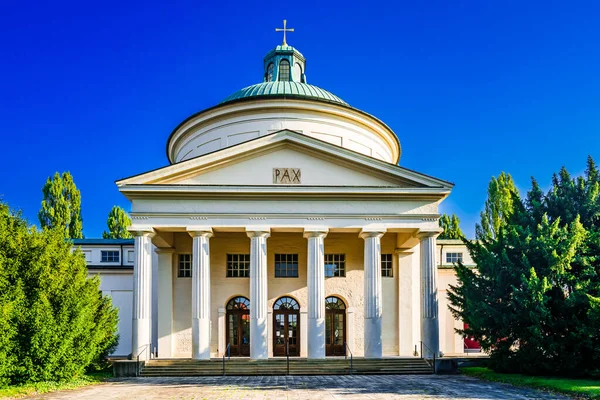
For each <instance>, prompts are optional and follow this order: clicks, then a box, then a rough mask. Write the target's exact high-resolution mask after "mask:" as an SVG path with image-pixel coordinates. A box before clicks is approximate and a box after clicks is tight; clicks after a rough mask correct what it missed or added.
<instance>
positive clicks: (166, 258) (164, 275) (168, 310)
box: [155, 248, 175, 358]
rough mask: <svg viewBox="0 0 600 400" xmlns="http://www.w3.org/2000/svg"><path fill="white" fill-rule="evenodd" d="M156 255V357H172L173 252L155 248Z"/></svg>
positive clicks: (167, 249) (169, 249)
mask: <svg viewBox="0 0 600 400" xmlns="http://www.w3.org/2000/svg"><path fill="white" fill-rule="evenodd" d="M155 251H156V253H157V254H158V279H157V280H158V302H157V308H158V313H157V315H158V356H159V357H161V358H169V357H172V356H173V349H172V347H173V344H172V343H173V341H172V337H173V252H174V251H175V249H172V248H157V249H156V250H155Z"/></svg>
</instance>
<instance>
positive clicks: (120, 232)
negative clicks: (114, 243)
mask: <svg viewBox="0 0 600 400" xmlns="http://www.w3.org/2000/svg"><path fill="white" fill-rule="evenodd" d="M106 224H107V225H108V232H106V231H104V232H103V233H102V237H103V238H104V239H129V238H131V237H132V236H131V233H130V232H129V231H128V230H127V228H128V227H129V226H131V218H129V215H127V213H126V212H125V210H123V209H122V208H121V207H119V206H113V208H112V209H111V210H110V212H109V213H108V220H107V221H106Z"/></svg>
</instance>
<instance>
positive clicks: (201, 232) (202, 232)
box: [185, 226, 213, 238]
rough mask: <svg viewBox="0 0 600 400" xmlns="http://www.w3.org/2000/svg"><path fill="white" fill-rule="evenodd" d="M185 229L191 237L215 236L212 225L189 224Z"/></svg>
mask: <svg viewBox="0 0 600 400" xmlns="http://www.w3.org/2000/svg"><path fill="white" fill-rule="evenodd" d="M185 230H186V231H187V233H188V234H189V235H190V236H191V237H197V236H205V237H207V238H210V237H212V236H213V230H212V228H211V227H210V226H188V227H187V228H185Z"/></svg>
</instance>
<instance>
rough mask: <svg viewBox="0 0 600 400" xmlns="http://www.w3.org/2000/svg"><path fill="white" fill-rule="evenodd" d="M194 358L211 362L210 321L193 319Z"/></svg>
mask: <svg viewBox="0 0 600 400" xmlns="http://www.w3.org/2000/svg"><path fill="white" fill-rule="evenodd" d="M192 358H193V359H194V360H210V319H208V318H202V319H192Z"/></svg>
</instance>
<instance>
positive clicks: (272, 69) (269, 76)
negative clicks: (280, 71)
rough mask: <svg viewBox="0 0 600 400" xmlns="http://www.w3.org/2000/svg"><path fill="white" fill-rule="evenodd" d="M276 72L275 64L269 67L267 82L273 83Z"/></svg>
mask: <svg viewBox="0 0 600 400" xmlns="http://www.w3.org/2000/svg"><path fill="white" fill-rule="evenodd" d="M274 70H275V64H273V63H270V64H269V66H268V67H267V82H273V71H274Z"/></svg>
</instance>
